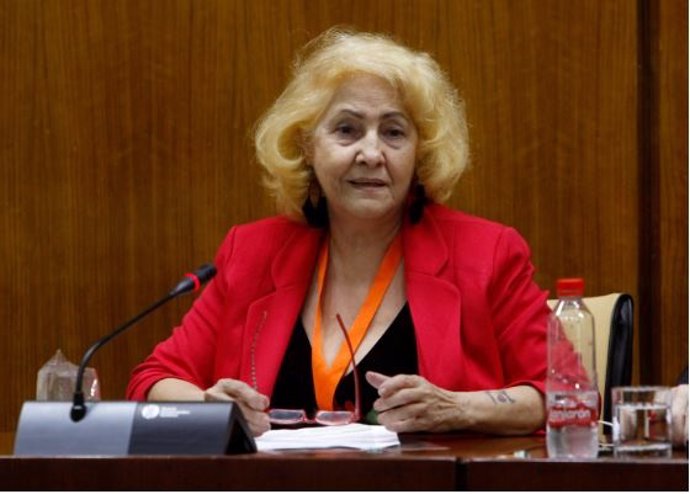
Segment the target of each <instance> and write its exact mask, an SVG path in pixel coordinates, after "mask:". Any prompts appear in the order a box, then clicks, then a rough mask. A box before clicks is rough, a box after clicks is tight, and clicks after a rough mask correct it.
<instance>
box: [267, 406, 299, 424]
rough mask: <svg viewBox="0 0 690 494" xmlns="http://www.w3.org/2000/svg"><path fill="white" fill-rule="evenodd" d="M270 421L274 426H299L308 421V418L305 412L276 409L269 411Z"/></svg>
mask: <svg viewBox="0 0 690 494" xmlns="http://www.w3.org/2000/svg"><path fill="white" fill-rule="evenodd" d="M268 419H269V420H270V421H271V422H272V423H274V424H299V423H301V422H304V421H306V419H307V416H306V414H305V412H304V410H287V409H285V408H274V409H272V410H269V412H268Z"/></svg>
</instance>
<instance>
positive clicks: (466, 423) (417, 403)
mask: <svg viewBox="0 0 690 494" xmlns="http://www.w3.org/2000/svg"><path fill="white" fill-rule="evenodd" d="M366 379H367V381H368V382H369V384H371V385H372V386H373V387H374V388H376V389H377V390H378V392H379V399H378V400H376V401H375V402H374V410H376V412H377V414H378V421H379V423H380V424H382V425H384V426H386V428H387V429H389V430H392V431H394V432H413V431H428V432H443V431H450V430H473V431H479V432H488V433H492V434H502V435H513V434H529V433H531V432H534V431H535V430H537V429H539V428H540V427H543V426H544V398H543V396H542V395H541V394H540V393H539V391H537V390H536V389H534V388H533V387H531V386H527V385H521V386H515V387H511V388H507V389H499V390H487V391H466V392H465V391H457V392H453V391H448V390H445V389H442V388H439V387H438V386H436V385H434V384H431V383H430V382H429V381H427V380H426V379H424V378H423V377H421V376H416V375H404V374H399V375H397V376H393V377H388V376H385V375H383V374H379V373H378V372H367V373H366Z"/></svg>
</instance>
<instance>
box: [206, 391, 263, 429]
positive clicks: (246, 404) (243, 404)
mask: <svg viewBox="0 0 690 494" xmlns="http://www.w3.org/2000/svg"><path fill="white" fill-rule="evenodd" d="M204 401H234V402H235V403H237V404H238V405H239V407H240V409H241V410H242V414H243V415H244V418H245V419H246V420H247V425H249V428H250V429H251V431H252V434H254V436H260V435H261V434H263V433H264V432H266V431H268V430H269V429H270V428H271V423H270V422H269V420H268V412H267V410H268V405H269V399H268V397H267V396H266V395H263V394H261V393H259V392H258V391H256V390H255V389H254V388H252V387H251V386H249V385H248V384H247V383H245V382H243V381H237V380H235V379H220V380H218V382H217V383H216V384H214V385H213V386H211V387H210V388H208V389H207V390H205V391H204Z"/></svg>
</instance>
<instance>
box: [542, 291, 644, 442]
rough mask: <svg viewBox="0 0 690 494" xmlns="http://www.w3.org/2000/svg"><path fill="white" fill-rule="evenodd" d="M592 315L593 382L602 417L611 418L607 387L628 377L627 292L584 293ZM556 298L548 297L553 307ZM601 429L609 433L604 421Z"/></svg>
mask: <svg viewBox="0 0 690 494" xmlns="http://www.w3.org/2000/svg"><path fill="white" fill-rule="evenodd" d="M583 301H584V303H585V305H586V306H587V308H588V309H589V311H590V312H591V313H592V315H593V316H594V334H595V336H594V338H595V343H594V344H595V352H596V366H597V385H598V387H599V392H600V393H601V394H602V397H603V399H604V407H603V415H602V420H604V421H605V422H611V388H613V387H616V386H627V385H629V384H630V382H631V379H632V344H633V314H634V313H633V299H632V297H631V296H630V295H628V294H627V293H610V294H608V295H602V296H599V297H584V298H583ZM556 302H557V300H555V299H551V300H549V301H548V304H549V307H551V308H552V309H553V308H554V307H555V305H556ZM603 433H605V434H610V433H611V430H610V427H609V426H608V425H605V426H604V428H603Z"/></svg>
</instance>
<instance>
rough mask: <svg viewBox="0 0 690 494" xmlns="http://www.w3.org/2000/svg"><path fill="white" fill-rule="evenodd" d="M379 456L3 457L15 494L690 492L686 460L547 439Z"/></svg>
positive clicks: (462, 442)
mask: <svg viewBox="0 0 690 494" xmlns="http://www.w3.org/2000/svg"><path fill="white" fill-rule="evenodd" d="M402 440H403V441H402V442H403V446H402V447H401V448H399V449H395V450H390V451H389V450H387V451H384V452H378V453H365V452H354V451H313V452H290V453H258V454H255V455H236V456H209V457H126V458H14V457H11V456H0V479H2V481H1V483H2V487H3V489H9V490H26V489H29V490H46V489H54V490H103V489H112V490H130V489H131V490H160V489H162V490H187V489H191V490H336V489H337V490H455V489H460V490H462V489H471V490H483V489H503V490H553V489H567V490H572V489H575V490H578V489H583V490H586V489H596V490H608V489H611V490H667V489H670V490H687V488H688V462H687V456H686V455H685V453H682V452H681V453H676V455H677V457H676V458H673V459H669V460H647V461H619V460H616V459H614V458H611V457H602V458H599V459H597V460H590V461H556V460H549V459H547V458H545V457H544V456H545V451H544V440H543V438H538V437H515V438H496V437H481V436H459V435H431V434H425V435H413V436H405V437H403V438H402Z"/></svg>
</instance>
